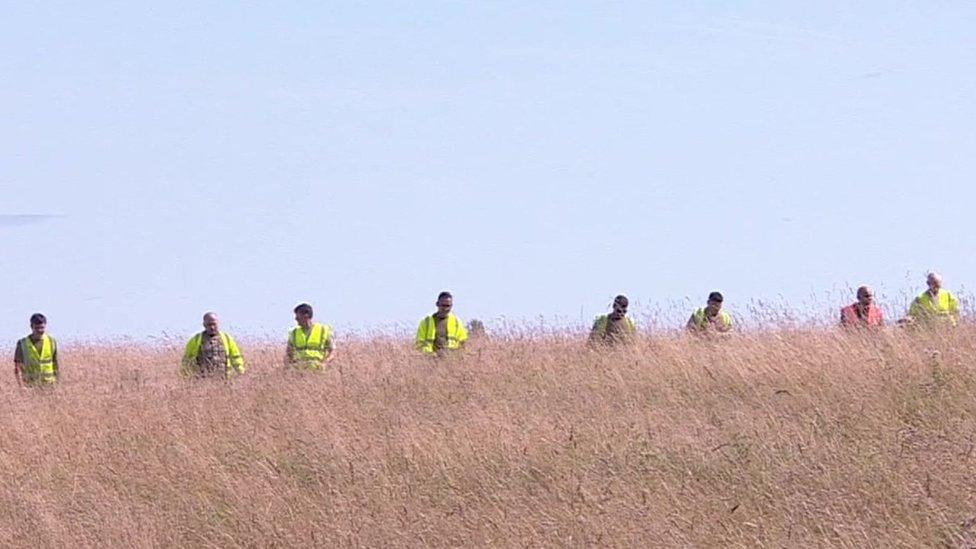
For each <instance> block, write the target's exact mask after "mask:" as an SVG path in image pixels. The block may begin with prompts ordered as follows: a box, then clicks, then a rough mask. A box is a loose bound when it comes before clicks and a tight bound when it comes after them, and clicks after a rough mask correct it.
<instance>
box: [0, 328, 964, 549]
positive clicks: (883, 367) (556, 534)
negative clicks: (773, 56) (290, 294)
mask: <svg viewBox="0 0 976 549" xmlns="http://www.w3.org/2000/svg"><path fill="white" fill-rule="evenodd" d="M974 347H976V331H973V330H969V329H960V330H957V331H956V332H954V333H952V334H948V335H945V336H938V337H929V336H914V337H912V338H909V337H907V336H905V335H886V336H881V337H876V338H867V339H861V338H844V337H841V336H839V335H837V334H835V333H819V332H808V333H795V334H788V333H781V334H769V335H760V336H753V337H740V338H736V339H733V340H730V341H725V342H721V343H718V344H713V343H706V342H700V341H692V340H686V339H678V338H655V339H653V340H648V341H643V342H641V343H640V344H639V345H638V346H636V348H633V349H627V350H621V351H615V352H612V353H608V354H604V355H600V354H595V353H589V352H586V351H585V350H584V349H582V348H581V347H580V346H579V345H577V344H575V343H567V342H561V341H558V340H553V341H547V342H530V341H525V340H521V341H519V340H517V339H513V340H512V341H510V342H508V343H506V342H502V341H498V340H496V341H492V342H482V343H481V345H480V346H476V348H474V349H472V350H470V352H468V353H467V355H466V356H465V358H464V359H463V361H443V362H429V361H424V360H420V359H418V357H415V356H413V354H412V353H411V352H410V351H409V350H407V349H403V348H400V347H397V346H394V345H390V344H387V343H382V342H374V343H356V344H350V345H347V346H346V347H345V348H343V349H342V351H343V356H342V357H341V365H342V372H341V373H340V372H337V371H333V372H330V373H329V374H326V375H320V376H294V375H283V374H282V373H281V372H280V371H279V369H278V368H279V366H280V363H279V361H280V358H279V355H280V349H278V348H254V347H251V348H250V349H247V348H246V349H245V353H246V356H247V357H248V359H249V362H250V368H251V369H250V371H249V373H248V374H247V375H246V376H245V377H244V378H242V379H239V380H237V381H235V382H234V383H222V382H203V383H199V382H198V383H184V382H182V381H180V380H179V379H177V378H175V374H174V371H175V366H174V364H175V360H176V357H177V355H178V353H177V352H176V351H174V350H156V351H140V350H138V349H111V348H87V349H78V348H76V349H73V350H70V351H72V352H71V353H70V355H69V354H68V351H69V349H64V351H65V365H64V369H65V379H64V383H63V385H62V386H61V387H59V388H58V389H57V390H56V391H54V392H50V393H44V394H38V393H37V392H35V391H18V390H16V389H15V388H14V387H13V386H12V379H8V380H6V381H5V382H4V384H3V386H2V388H0V403H2V405H3V410H4V418H3V420H2V428H0V466H2V468H3V471H4V472H5V473H4V474H5V479H4V482H3V483H2V485H0V545H4V546H7V545H19V546H27V545H38V544H39V545H46V546H65V545H89V546H95V545H103V544H106V543H107V544H111V545H170V544H180V545H197V546H200V545H208V544H212V545H219V546H233V545H244V546H269V545H275V544H277V545H282V546H296V545H310V544H317V545H333V544H336V543H338V544H342V545H348V544H357V545H358V544H362V545H370V546H383V545H393V544H396V545H403V544H410V545H420V544H432V545H461V544H465V545H471V544H477V545H485V544H505V545H531V544H569V545H578V544H601V545H608V544H612V545H621V544H623V545H648V544H653V545H688V544H695V545H730V544H731V545H749V546H752V545H768V546H783V545H793V546H799V545H809V544H822V543H826V544H831V545H841V546H843V545H846V546H851V547H863V546H893V545H903V546H920V545H939V544H949V545H959V544H965V543H967V542H968V543H976V530H974V529H973V527H972V524H973V522H974V521H976V505H974V504H976V502H974V501H973V500H974V498H976V479H974V477H973V475H972V474H971V469H972V467H973V464H974V459H976V451H974V445H976V421H974V420H976V416H974V411H976V400H974V398H973V395H974V394H976V391H974V385H976V380H974V374H976V363H974V360H973V358H972V357H973V356H974V353H973V350H974ZM933 351H939V352H938V354H937V356H935V355H934V353H933ZM143 355H145V358H142V356H143ZM11 370H12V368H11ZM11 378H12V374H11Z"/></svg>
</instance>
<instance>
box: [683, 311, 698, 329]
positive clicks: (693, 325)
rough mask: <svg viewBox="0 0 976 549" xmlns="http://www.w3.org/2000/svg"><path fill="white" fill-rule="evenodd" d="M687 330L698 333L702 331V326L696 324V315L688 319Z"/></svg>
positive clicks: (692, 314) (693, 314)
mask: <svg viewBox="0 0 976 549" xmlns="http://www.w3.org/2000/svg"><path fill="white" fill-rule="evenodd" d="M685 329H686V330H688V331H689V332H697V331H699V330H701V329H702V328H701V326H699V325H698V323H697V322H695V313H691V316H690V317H688V322H687V324H685Z"/></svg>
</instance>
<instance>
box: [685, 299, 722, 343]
mask: <svg viewBox="0 0 976 549" xmlns="http://www.w3.org/2000/svg"><path fill="white" fill-rule="evenodd" d="M724 300H725V298H724V297H722V294H721V293H720V292H712V293H710V294H708V303H707V304H706V305H705V306H704V307H701V308H699V309H698V310H697V311H695V312H693V313H691V318H689V319H688V323H687V324H686V325H685V328H687V329H688V331H690V332H694V333H703V334H704V333H728V332H731V331H732V316H731V315H730V314H729V313H727V312H725V311H723V310H722V302H723V301H724Z"/></svg>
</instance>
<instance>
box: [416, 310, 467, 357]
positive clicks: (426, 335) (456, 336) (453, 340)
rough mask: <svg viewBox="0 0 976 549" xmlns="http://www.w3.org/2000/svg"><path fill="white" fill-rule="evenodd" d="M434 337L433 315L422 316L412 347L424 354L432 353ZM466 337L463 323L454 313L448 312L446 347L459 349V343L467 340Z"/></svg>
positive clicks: (435, 324) (435, 335)
mask: <svg viewBox="0 0 976 549" xmlns="http://www.w3.org/2000/svg"><path fill="white" fill-rule="evenodd" d="M435 339H437V322H436V321H435V320H434V315H430V316H427V317H424V319H423V320H421V321H420V326H418V327H417V338H416V340H415V341H414V347H416V348H417V350H419V351H421V352H424V353H426V354H434V340H435ZM467 339H468V331H467V330H465V329H464V325H463V324H461V321H460V320H458V318H457V317H456V316H454V313H448V315H447V348H448V349H452V350H453V349H460V348H461V344H462V343H464V342H465V341H467Z"/></svg>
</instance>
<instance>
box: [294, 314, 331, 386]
mask: <svg viewBox="0 0 976 549" xmlns="http://www.w3.org/2000/svg"><path fill="white" fill-rule="evenodd" d="M294 312H295V322H297V323H298V326H296V327H295V328H293V329H292V330H291V332H289V334H288V345H287V349H286V358H287V361H286V364H288V365H289V366H291V367H293V368H295V369H298V370H313V371H319V370H321V369H322V367H323V366H324V365H325V364H326V363H328V362H332V360H333V359H335V343H334V342H333V339H332V328H331V327H329V326H327V325H325V324H319V323H318V322H313V321H312V315H313V311H312V306H311V305H309V304H308V303H302V304H300V305H298V306H297V307H295V311H294Z"/></svg>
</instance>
